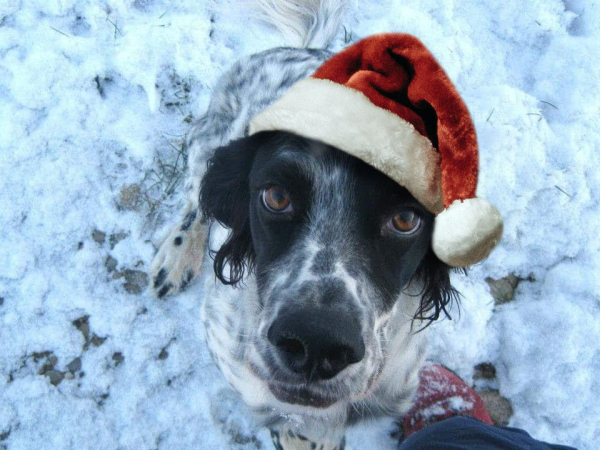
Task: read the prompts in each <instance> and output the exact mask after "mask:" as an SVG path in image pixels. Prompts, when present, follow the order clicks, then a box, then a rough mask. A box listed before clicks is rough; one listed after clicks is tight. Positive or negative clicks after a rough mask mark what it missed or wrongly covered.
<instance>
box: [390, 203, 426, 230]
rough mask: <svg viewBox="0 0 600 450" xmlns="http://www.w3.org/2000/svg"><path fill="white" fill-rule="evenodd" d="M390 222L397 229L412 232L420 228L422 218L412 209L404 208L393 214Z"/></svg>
mask: <svg viewBox="0 0 600 450" xmlns="http://www.w3.org/2000/svg"><path fill="white" fill-rule="evenodd" d="M390 223H391V225H392V227H393V228H394V230H395V231H397V232H400V233H402V234H411V233H414V232H415V231H416V230H417V229H418V228H419V225H420V224H421V218H420V217H419V215H418V214H417V213H416V212H415V211H413V210H412V209H403V210H402V211H399V212H397V213H396V214H394V215H393V216H392V218H391V220H390Z"/></svg>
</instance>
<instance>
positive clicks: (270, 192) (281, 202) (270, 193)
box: [262, 186, 292, 213]
mask: <svg viewBox="0 0 600 450" xmlns="http://www.w3.org/2000/svg"><path fill="white" fill-rule="evenodd" d="M262 199H263V203H264V205H265V207H266V208H267V209H268V210H269V211H272V212H278V213H279V212H287V211H289V210H290V209H291V206H292V201H291V200H290V196H289V195H288V193H287V192H286V191H285V190H283V189H282V188H280V187H279V186H271V187H270V188H267V189H265V190H264V191H263V194H262Z"/></svg>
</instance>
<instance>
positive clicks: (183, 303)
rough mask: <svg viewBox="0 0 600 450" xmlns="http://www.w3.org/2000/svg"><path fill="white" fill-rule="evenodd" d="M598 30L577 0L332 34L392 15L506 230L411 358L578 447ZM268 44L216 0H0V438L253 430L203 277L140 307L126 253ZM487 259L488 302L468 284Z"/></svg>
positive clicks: (509, 1) (368, 5)
mask: <svg viewBox="0 0 600 450" xmlns="http://www.w3.org/2000/svg"><path fill="white" fill-rule="evenodd" d="M599 24H600V4H599V3H598V2H597V1H593V0H588V1H585V0H564V1H559V0H531V1H527V2H523V1H522V0H505V1H502V2H497V1H491V0H490V1H486V2H482V1H479V0H456V1H453V0H442V1H440V0H371V1H366V0H365V1H362V0H361V1H360V2H358V6H357V5H354V6H351V7H350V9H349V12H348V15H347V17H346V19H345V28H346V33H345V36H344V32H342V33H340V36H339V38H338V40H337V41H336V43H335V49H340V48H342V47H343V45H344V38H345V39H346V40H356V39H358V38H360V37H364V36H367V35H369V34H372V33H377V32H387V31H402V32H408V33H413V34H415V35H416V36H418V37H419V38H421V39H422V40H423V41H424V42H425V44H426V45H428V46H429V48H430V49H431V50H432V51H433V53H434V54H435V55H436V56H437V57H438V59H439V60H440V61H441V63H442V65H443V66H444V67H445V68H446V69H447V71H448V73H449V75H450V76H451V78H452V79H453V80H454V81H455V82H456V84H457V86H458V88H459V90H460V92H461V93H462V94H463V95H464V98H465V99H466V102H467V104H468V105H469V107H470V109H471V112H472V115H473V118H474V120H475V122H476V125H477V128H478V133H479V139H480V145H481V182H480V185H479V191H480V193H481V194H482V196H483V197H485V198H487V199H488V200H490V201H491V202H492V203H494V204H495V205H496V206H497V207H498V208H499V209H500V211H501V212H502V213H503V216H504V219H505V234H504V238H503V241H502V243H501V245H500V247H499V248H498V249H497V250H496V251H495V252H494V253H493V254H492V256H491V257H490V258H489V260H488V261H486V262H485V263H483V264H481V265H479V266H477V267H475V268H473V269H472V270H471V271H470V272H469V275H468V276H467V277H465V276H456V277H455V278H454V282H455V284H456V286H457V287H458V288H459V289H460V290H461V292H462V294H463V296H464V298H463V301H462V307H461V314H460V320H457V319H458V314H457V312H456V311H453V312H454V314H453V315H454V316H455V320H453V321H448V320H445V321H442V322H439V323H438V324H436V325H434V326H433V328H432V334H433V336H434V337H433V348H432V351H431V357H432V358H433V359H435V360H437V361H440V362H442V363H444V364H446V365H447V366H449V367H451V368H454V369H456V370H457V371H458V372H459V374H460V375H461V376H463V377H464V378H465V379H467V380H469V381H473V373H474V369H473V368H474V366H475V365H477V364H479V363H483V362H487V363H491V364H493V365H494V366H495V368H496V372H497V373H496V379H495V380H492V381H488V382H487V383H488V384H490V385H491V387H494V388H497V389H499V391H500V394H501V395H502V396H504V397H506V398H507V399H508V400H509V401H510V402H511V403H512V406H513V408H514V415H513V416H512V419H511V422H510V423H511V425H513V426H517V427H523V428H525V429H527V430H528V431H529V432H530V433H531V434H532V435H533V436H535V437H537V438H540V439H545V440H548V441H555V442H559V443H566V444H567V443H568V444H571V445H574V446H577V447H579V448H581V449H597V448H599V447H600V420H599V417H600V401H598V395H599V392H600V294H599V292H600V281H599V279H600V277H599V276H598V274H600V239H599V237H600V206H599V204H600V171H599V167H600V122H599V121H598V118H599V117H600V89H598V87H599V84H600V50H599V47H598V42H600V25H599ZM594 42H595V44H594ZM281 44H282V42H281V40H280V37H279V36H278V35H277V33H276V32H275V31H274V30H271V29H268V28H266V27H265V26H264V25H261V24H259V23H257V22H256V21H254V20H252V19H251V18H250V15H249V14H248V12H247V11H245V10H244V9H243V8H241V7H240V2H239V1H236V0H213V1H210V2H209V1H193V0H175V1H167V0H99V1H89V0H27V1H22V0H3V1H2V2H0V229H1V230H2V232H1V233H0V449H11V450H12V449H29V448H31V449H34V448H35V449H38V448H48V449H88V448H89V449H92V448H94V449H191V448H201V449H223V448H235V449H242V448H244V449H246V448H247V449H254V448H270V445H271V444H270V441H269V438H268V435H267V432H266V431H265V430H258V431H257V430H254V429H252V425H251V422H250V421H249V420H248V418H247V414H246V411H245V409H244V406H243V405H241V404H240V403H239V402H238V401H237V400H236V398H235V396H234V395H232V393H231V391H229V390H228V389H227V388H226V385H225V382H224V381H223V379H222V377H221V376H220V374H219V373H218V371H217V369H216V368H215V367H214V366H213V365H212V363H211V361H210V358H209V356H208V352H207V350H206V348H205V345H204V341H203V330H202V326H201V324H200V322H199V308H200V304H201V301H202V294H203V292H202V283H196V284H195V285H194V286H193V287H192V288H190V290H189V291H188V292H186V293H185V294H183V295H179V296H176V297H172V298H169V299H167V300H165V301H159V300H157V299H156V298H154V297H152V296H151V295H150V293H148V292H147V291H146V286H147V283H148V278H147V275H146V271H147V270H148V266H149V263H150V261H151V258H152V256H153V253H154V251H155V245H156V244H158V242H160V239H161V237H163V236H164V234H165V232H166V231H167V229H168V227H169V226H170V225H171V224H172V223H173V222H174V220H175V218H176V214H177V212H178V205H180V204H181V201H182V198H181V196H180V191H179V190H178V187H180V184H179V176H178V172H179V171H180V170H181V169H182V168H183V166H184V161H185V158H184V157H185V154H184V151H182V148H181V139H182V135H183V134H184V133H185V131H186V130H187V128H188V127H189V122H190V121H192V120H193V119H194V118H196V117H198V116H199V115H200V114H201V113H202V112H203V111H204V109H205V108H206V106H207V102H208V99H209V96H210V91H211V87H212V86H214V84H215V82H216V80H217V79H218V77H219V75H220V74H221V73H222V72H223V71H224V70H226V69H227V68H228V67H229V66H230V65H231V64H232V63H233V62H234V61H236V60H237V59H238V58H240V57H241V56H243V55H248V54H251V53H254V52H257V51H261V50H264V49H267V48H270V47H274V46H277V45H281ZM169 193H171V194H170V195H169ZM509 274H514V275H515V276H516V277H518V278H519V279H522V281H520V283H519V284H518V287H517V289H516V292H515V296H514V300H512V301H511V302H509V303H505V304H502V305H495V304H494V300H493V298H492V296H491V293H490V289H489V287H488V284H487V283H486V282H485V281H484V280H485V278H487V277H491V278H494V279H499V278H503V277H505V276H507V275H509ZM488 387H489V386H488ZM391 429H392V426H391V423H390V421H382V422H379V423H377V424H373V425H371V426H368V427H365V428H364V429H362V430H360V432H358V431H354V432H352V433H351V434H350V440H349V447H350V448H354V449H357V450H358V449H366V448H369V449H370V448H373V449H375V448H377V449H392V448H394V447H395V443H394V441H393V440H392V439H391V438H390V437H389V431H390V430H391Z"/></svg>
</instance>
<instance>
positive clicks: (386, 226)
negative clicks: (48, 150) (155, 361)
mask: <svg viewBox="0 0 600 450" xmlns="http://www.w3.org/2000/svg"><path fill="white" fill-rule="evenodd" d="M201 207H202V209H203V212H204V214H205V215H207V216H209V217H212V218H215V219H217V220H218V221H220V222H222V223H223V224H225V225H226V226H227V227H229V228H231V230H232V231H231V235H230V237H229V239H228V240H227V241H226V242H225V244H224V245H223V246H222V247H221V248H220V249H219V251H218V252H217V255H216V258H215V271H216V273H217V276H218V277H219V278H220V279H221V280H222V281H223V282H227V283H236V282H238V281H240V280H241V277H242V276H243V273H244V270H245V269H247V270H250V271H254V273H255V276H256V281H257V287H258V302H259V307H258V308H257V310H256V317H255V318H254V319H253V320H254V324H255V326H254V327H253V330H250V331H252V334H251V335H250V336H247V339H248V341H247V342H246V345H247V346H249V347H250V351H248V352H247V354H248V364H249V365H250V366H251V369H252V371H253V372H254V373H255V374H256V375H257V376H258V377H259V378H261V379H263V380H264V381H265V382H266V383H268V386H269V389H270V391H271V392H272V393H273V394H274V395H275V397H276V398H278V399H279V400H280V401H282V402H285V403H291V404H299V405H305V406H312V407H321V408H323V407H328V406H331V405H332V404H334V403H336V402H339V401H349V400H353V399H358V398H360V397H361V396H364V394H365V393H366V392H368V391H369V389H371V388H372V386H373V385H374V384H376V381H377V379H378V376H379V375H380V374H381V371H382V368H383V367H384V365H385V364H386V362H387V360H388V357H389V356H390V355H389V351H388V347H389V342H390V340H391V339H392V338H393V335H394V333H395V332H396V331H397V328H398V327H399V326H401V325H402V326H404V325H406V324H407V323H410V321H411V320H412V319H413V317H414V316H415V315H416V314H417V313H418V312H421V313H422V312H424V311H427V310H428V309H429V308H430V307H435V310H436V311H435V314H437V313H438V312H439V308H440V307H441V308H443V305H444V304H445V302H446V301H448V299H449V296H451V294H452V292H451V288H450V285H449V281H448V268H447V267H446V266H444V265H443V264H442V263H440V262H439V261H438V260H437V259H436V258H435V257H432V256H431V251H430V241H431V234H432V229H433V220H434V217H433V215H432V214H431V213H429V212H428V211H427V210H426V209H425V208H424V207H423V206H422V205H421V204H420V203H419V202H418V201H416V200H415V199H414V197H413V196H412V195H411V194H410V193H409V192H408V191H407V190H406V189H404V188H402V187H401V186H399V185H398V184H396V183H395V182H394V181H392V180H391V179H389V178H388V177H387V176H385V175H383V174H381V173H380V172H378V171H377V170H375V169H373V168H371V167H370V166H368V165H367V164H365V163H363V162H362V161H360V160H358V159H356V158H354V157H351V156H349V155H347V154H345V153H343V152H341V151H339V150H337V149H335V148H333V147H330V146H327V145H325V144H323V143H319V142H315V141H311V140H308V139H305V138H300V137H297V136H294V135H291V134H289V133H284V132H268V133H260V134H258V135H256V136H252V137H250V138H246V139H243V140H240V141H236V142H234V143H232V144H230V145H229V146H227V147H222V148H220V149H218V150H217V151H216V153H215V156H214V157H213V158H212V160H211V162H210V164H209V168H208V171H207V173H206V176H205V178H204V180H203V184H202V192H201ZM226 267H228V268H229V272H230V273H229V275H230V277H229V278H225V276H224V274H223V271H224V269H225V268H226ZM415 278H419V280H420V282H421V286H423V288H424V289H425V292H426V293H429V296H427V295H425V297H424V300H423V301H422V303H419V302H418V301H406V297H401V293H402V291H403V290H404V289H405V288H406V287H407V285H409V283H410V282H411V280H414V279H415ZM400 298H402V299H404V300H399V299H400ZM402 301H403V302H404V303H402ZM398 318H400V321H398Z"/></svg>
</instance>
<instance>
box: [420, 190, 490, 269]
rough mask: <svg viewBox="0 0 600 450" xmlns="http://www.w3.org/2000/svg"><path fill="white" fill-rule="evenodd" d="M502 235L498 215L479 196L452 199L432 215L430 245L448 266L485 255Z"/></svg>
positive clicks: (461, 265)
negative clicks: (433, 220) (440, 210)
mask: <svg viewBox="0 0 600 450" xmlns="http://www.w3.org/2000/svg"><path fill="white" fill-rule="evenodd" d="M501 237H502V216H501V215H500V213H499V212H498V210H497V209H496V208H495V207H494V206H493V205H492V204H490V203H488V202H486V201H485V200H483V199H481V198H469V199H466V200H456V201H455V202H454V203H452V204H451V205H450V206H449V207H448V208H447V209H445V210H444V211H443V212H442V213H440V214H438V216H437V217H436V218H435V225H434V228H433V237H432V244H431V245H432V248H433V252H434V253H435V254H436V256H437V257H438V258H439V259H441V260H442V261H444V262H445V263H446V264H448V265H449V266H452V267H468V266H470V265H472V264H475V263H478V262H479V261H482V260H483V259H485V258H486V257H487V256H488V255H489V254H490V252H491V251H492V250H493V248H494V247H495V246H496V244H498V242H499V241H500V238H501Z"/></svg>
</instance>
